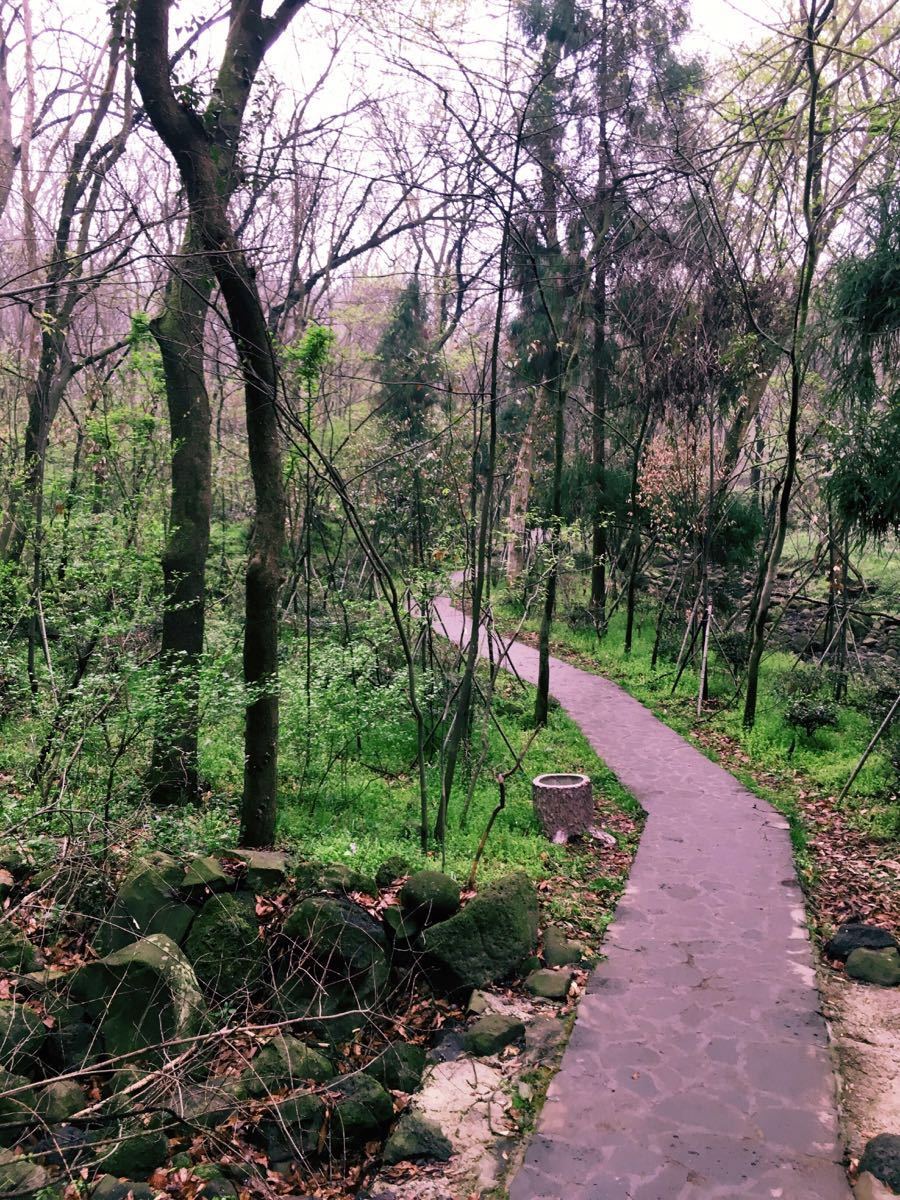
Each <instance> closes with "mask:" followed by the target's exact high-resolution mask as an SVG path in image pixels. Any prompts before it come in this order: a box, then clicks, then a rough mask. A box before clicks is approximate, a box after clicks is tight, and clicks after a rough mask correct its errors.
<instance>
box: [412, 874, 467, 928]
mask: <svg viewBox="0 0 900 1200" xmlns="http://www.w3.org/2000/svg"><path fill="white" fill-rule="evenodd" d="M400 904H401V905H402V907H403V911H404V913H406V914H408V915H409V916H410V917H412V918H413V920H415V921H416V922H417V923H418V924H419V925H420V926H421V925H434V924H436V923H437V922H438V921H446V920H447V918H448V917H452V916H453V914H454V913H456V912H459V884H458V883H457V882H456V880H454V879H451V878H450V876H449V875H444V874H443V872H441V871H417V872H416V873H415V875H410V877H409V879H407V881H406V883H404V885H403V887H402V889H401V891H400Z"/></svg>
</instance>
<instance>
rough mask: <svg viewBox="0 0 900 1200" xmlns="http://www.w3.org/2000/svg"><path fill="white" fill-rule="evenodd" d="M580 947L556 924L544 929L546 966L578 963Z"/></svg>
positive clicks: (564, 965) (566, 965)
mask: <svg viewBox="0 0 900 1200" xmlns="http://www.w3.org/2000/svg"><path fill="white" fill-rule="evenodd" d="M581 958H582V954H581V947H580V946H579V945H578V944H577V942H573V941H571V940H570V938H569V937H568V935H567V934H566V931H565V930H564V929H560V928H559V927H558V926H557V925H548V926H547V928H546V929H545V930H544V962H545V963H546V964H547V966H548V967H568V966H573V965H574V964H575V963H580V962H581Z"/></svg>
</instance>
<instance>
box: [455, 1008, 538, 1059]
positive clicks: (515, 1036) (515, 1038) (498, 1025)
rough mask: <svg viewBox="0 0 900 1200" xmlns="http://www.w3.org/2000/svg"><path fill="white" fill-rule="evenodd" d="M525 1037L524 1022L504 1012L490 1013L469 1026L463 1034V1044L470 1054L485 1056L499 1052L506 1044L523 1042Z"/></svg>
mask: <svg viewBox="0 0 900 1200" xmlns="http://www.w3.org/2000/svg"><path fill="white" fill-rule="evenodd" d="M524 1037H525V1024H524V1022H522V1021H519V1020H518V1019H517V1018H516V1017H505V1016H503V1015H502V1013H488V1014H487V1016H484V1017H479V1018H478V1020H477V1021H476V1022H475V1023H474V1024H473V1025H470V1026H469V1028H468V1029H467V1030H466V1032H465V1034H464V1035H463V1045H464V1046H465V1048H466V1050H468V1052H469V1053H470V1054H476V1055H478V1057H479V1058H485V1057H487V1056H488V1055H489V1054H499V1053H500V1051H501V1050H502V1049H503V1047H504V1046H510V1045H512V1043H513V1042H521V1041H522V1040H523V1038H524Z"/></svg>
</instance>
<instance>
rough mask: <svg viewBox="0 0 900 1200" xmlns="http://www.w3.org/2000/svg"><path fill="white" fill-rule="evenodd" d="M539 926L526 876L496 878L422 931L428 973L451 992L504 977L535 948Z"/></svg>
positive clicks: (439, 984) (534, 896) (521, 873)
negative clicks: (446, 917) (458, 908)
mask: <svg viewBox="0 0 900 1200" xmlns="http://www.w3.org/2000/svg"><path fill="white" fill-rule="evenodd" d="M537 924H538V903H537V894H536V892H535V890H534V885H533V884H532V882H531V880H530V879H529V878H528V876H527V875H526V874H525V873H524V872H517V873H516V874H514V875H508V876H506V877H505V878H503V879H499V880H497V881H496V882H495V883H492V884H489V885H488V886H487V887H485V888H484V889H483V890H482V891H481V892H480V893H479V894H478V895H477V896H475V897H474V898H473V899H471V900H470V901H469V902H468V904H467V905H466V906H465V908H464V909H463V910H462V911H461V912H459V913H457V914H456V916H453V917H451V918H450V919H449V920H448V921H441V922H440V924H438V925H433V926H432V927H431V928H430V929H428V930H427V931H426V932H425V934H424V935H423V936H424V947H425V954H426V963H427V966H428V970H429V973H430V975H431V976H432V978H433V980H434V982H435V984H436V985H437V986H439V987H443V988H445V989H447V990H449V991H452V992H456V991H462V990H468V989H470V988H477V987H483V986H484V984H486V983H492V982H494V981H495V980H499V979H504V978H506V977H507V976H508V975H510V974H511V973H512V971H513V970H514V969H515V967H516V966H517V965H518V964H519V963H520V962H521V961H522V959H523V958H525V957H526V956H527V955H528V954H530V953H531V951H532V950H533V948H534V944H535V942H536V941H537Z"/></svg>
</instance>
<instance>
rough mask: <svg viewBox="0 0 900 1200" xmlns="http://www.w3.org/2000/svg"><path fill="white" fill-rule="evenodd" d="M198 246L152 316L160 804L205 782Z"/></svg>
mask: <svg viewBox="0 0 900 1200" xmlns="http://www.w3.org/2000/svg"><path fill="white" fill-rule="evenodd" d="M198 253H199V246H198V244H197V241H196V238H195V237H194V234H193V230H191V229H190V228H189V229H188V231H187V234H186V236H185V241H184V246H183V253H182V254H181V255H180V258H179V265H178V266H176V267H175V268H174V269H173V271H172V274H171V276H170V278H169V282H168V286H167V288H166V299H165V307H164V309H163V311H162V312H161V313H160V315H159V316H158V317H157V318H156V319H155V320H154V321H152V322H151V325H150V329H151V331H152V333H153V336H154V337H155V338H156V341H157V343H158V345H159V350H160V354H161V356H162V362H163V371H164V373H165V380H166V404H167V406H168V410H169V431H170V436H171V440H172V468H171V472H172V479H171V497H170V509H169V514H170V516H169V537H168V541H167V543H166V547H165V550H164V552H163V558H162V569H163V595H164V600H163V622H162V646H161V654H160V665H161V669H162V671H163V689H164V692H163V694H164V703H163V709H164V712H163V716H162V717H161V720H160V722H159V723H158V725H157V729H156V737H155V740H154V743H153V759H152V765H151V779H152V783H153V798H154V800H155V801H156V802H157V803H158V804H176V803H183V802H185V801H192V800H195V799H196V798H197V797H198V794H199V788H200V785H199V779H198V768H197V739H198V733H199V723H200V713H199V703H200V695H199V667H200V656H201V655H202V653H203V635H204V623H205V608H206V556H207V554H208V552H209V525H210V515H211V511H212V455H211V443H210V420H211V415H210V405H209V395H208V394H207V390H206V380H205V377H204V373H203V364H204V353H203V332H204V326H205V324H206V313H207V308H208V305H209V300H210V295H211V293H212V273H211V271H210V269H209V266H208V264H207V263H206V261H205V260H204V259H202V258H201V259H198ZM166 697H167V698H168V702H166V700H165V698H166Z"/></svg>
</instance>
